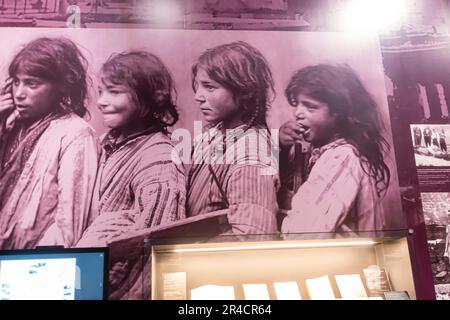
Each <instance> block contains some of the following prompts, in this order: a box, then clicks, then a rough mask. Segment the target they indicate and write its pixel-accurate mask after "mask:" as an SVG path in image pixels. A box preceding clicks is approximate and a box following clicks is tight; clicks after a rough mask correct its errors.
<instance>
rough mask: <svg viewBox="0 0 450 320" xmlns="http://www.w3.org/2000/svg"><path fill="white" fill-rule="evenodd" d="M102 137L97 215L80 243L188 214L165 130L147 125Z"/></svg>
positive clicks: (95, 241) (104, 241)
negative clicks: (112, 140) (116, 137)
mask: <svg viewBox="0 0 450 320" xmlns="http://www.w3.org/2000/svg"><path fill="white" fill-rule="evenodd" d="M108 137H109V136H107V138H106V139H104V140H103V143H102V145H103V153H102V157H101V163H100V170H99V173H98V176H97V181H96V187H95V190H94V200H93V205H92V210H91V212H92V213H93V215H95V216H97V217H96V219H95V220H94V222H93V223H92V224H91V226H90V227H89V228H88V230H87V231H86V232H85V234H84V235H83V238H82V239H81V240H80V242H79V243H78V247H83V246H85V247H92V246H103V245H106V244H108V243H109V242H110V241H111V240H113V239H115V238H117V237H119V236H121V235H124V234H126V233H127V232H129V231H136V230H140V229H144V228H148V227H153V226H157V225H162V224H166V223H169V222H173V221H176V220H179V219H182V218H184V217H185V199H186V181H185V175H184V168H183V167H182V166H180V165H177V164H175V163H174V162H173V161H172V160H173V159H172V157H173V156H174V155H173V154H172V150H173V145H172V143H171V141H170V139H169V138H168V137H167V135H165V134H163V133H161V132H156V133H155V132H152V131H151V130H147V131H144V132H141V133H138V134H136V135H134V136H132V137H128V139H127V140H126V141H124V142H122V143H121V144H120V146H111V145H110V144H108Z"/></svg>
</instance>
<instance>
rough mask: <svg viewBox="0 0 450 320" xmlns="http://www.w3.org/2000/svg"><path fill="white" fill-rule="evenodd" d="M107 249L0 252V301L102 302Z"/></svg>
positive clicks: (52, 248)
mask: <svg viewBox="0 0 450 320" xmlns="http://www.w3.org/2000/svg"><path fill="white" fill-rule="evenodd" d="M107 266H108V248H73V249H64V248H62V247H51V248H37V249H32V250H6V251H0V300H103V299H106V294H107V288H106V285H107V281H108V277H107V270H108V269H107Z"/></svg>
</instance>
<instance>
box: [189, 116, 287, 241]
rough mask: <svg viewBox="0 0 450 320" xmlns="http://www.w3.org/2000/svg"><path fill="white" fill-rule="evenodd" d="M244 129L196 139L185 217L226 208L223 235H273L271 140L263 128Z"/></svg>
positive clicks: (275, 173)
mask: <svg viewBox="0 0 450 320" xmlns="http://www.w3.org/2000/svg"><path fill="white" fill-rule="evenodd" d="M243 129H244V126H241V127H238V128H236V129H235V133H237V134H230V133H227V134H225V135H223V134H220V132H221V126H220V125H218V126H216V127H214V128H211V129H210V130H208V131H206V132H205V133H204V134H203V135H202V136H201V137H197V139H196V142H195V144H194V153H193V165H192V167H191V168H190V170H189V177H188V195H187V205H186V215H187V216H188V217H191V216H196V215H200V214H206V213H209V212H213V211H217V210H221V209H228V210H229V212H228V215H227V217H228V225H225V226H224V228H223V234H235V235H239V234H270V233H276V232H277V224H276V213H277V209H278V206H277V200H276V192H277V189H278V188H279V177H278V170H277V169H278V162H277V160H276V159H275V158H274V156H273V154H272V152H271V151H272V149H271V147H272V143H271V139H270V136H269V135H268V133H267V130H255V129H256V128H251V129H249V130H247V131H245V132H243Z"/></svg>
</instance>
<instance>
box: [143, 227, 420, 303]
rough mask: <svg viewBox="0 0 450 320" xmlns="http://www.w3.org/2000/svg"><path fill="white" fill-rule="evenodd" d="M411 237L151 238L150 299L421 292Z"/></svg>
mask: <svg viewBox="0 0 450 320" xmlns="http://www.w3.org/2000/svg"><path fill="white" fill-rule="evenodd" d="M408 236H409V235H408V231H407V230H405V231H400V232H395V233H393V232H391V233H390V234H386V233H385V234H383V236H381V237H379V236H377V237H375V236H373V234H372V235H371V234H370V233H366V234H359V237H356V238H355V237H354V235H352V238H348V237H345V235H338V236H336V235H318V234H313V235H305V234H301V235H289V239H285V240H279V237H278V240H274V237H272V239H269V237H266V238H265V239H263V240H261V239H258V241H254V239H255V238H254V237H253V238H252V237H250V236H249V237H246V238H240V239H239V240H240V241H239V242H236V241H235V239H232V240H231V241H227V238H226V237H221V238H220V237H219V238H215V239H214V240H213V241H212V242H211V241H209V242H207V243H176V241H175V240H173V239H172V240H171V241H170V242H171V243H170V244H167V243H163V242H164V241H161V240H158V241H153V243H152V241H151V240H150V241H149V243H150V246H151V252H152V253H151V254H152V266H151V268H152V271H151V274H152V298H153V299H157V300H160V299H187V300H189V299H216V298H217V299H256V300H257V299H303V300H308V299H406V298H409V299H415V298H416V294H415V290H414V281H413V276H412V271H411V263H410V255H409V249H408ZM330 237H333V238H334V239H324V238H330ZM312 238H314V240H313V239H312ZM318 238H322V239H318ZM229 240H230V239H229ZM166 242H167V241H166ZM184 242H186V240H185V241H184Z"/></svg>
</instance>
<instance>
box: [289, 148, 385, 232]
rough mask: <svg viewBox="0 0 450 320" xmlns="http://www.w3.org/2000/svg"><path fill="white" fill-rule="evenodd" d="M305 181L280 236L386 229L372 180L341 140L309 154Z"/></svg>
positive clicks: (381, 208) (294, 200)
mask: <svg viewBox="0 0 450 320" xmlns="http://www.w3.org/2000/svg"><path fill="white" fill-rule="evenodd" d="M309 164H310V168H311V171H310V173H309V176H308V179H307V180H306V182H305V183H304V184H303V185H302V186H301V187H300V188H299V189H298V191H297V193H296V194H295V196H294V197H293V200H292V210H290V211H289V212H288V215H287V217H286V218H285V219H284V221H283V224H282V232H283V233H302V232H306V233H307V232H339V231H353V232H357V231H374V230H383V229H384V228H385V220H386V219H385V216H384V211H383V207H382V204H381V199H380V198H379V197H378V195H377V190H376V186H375V179H373V178H372V177H370V176H369V175H368V174H367V173H366V172H368V169H367V167H365V168H366V170H364V169H363V166H366V163H365V162H363V161H362V160H361V158H360V157H359V155H358V152H357V150H356V149H355V147H353V146H352V145H351V144H349V143H347V142H346V141H345V140H344V139H338V140H336V141H334V142H332V143H330V144H328V145H325V146H323V147H321V148H319V149H315V150H313V151H312V156H311V158H310V162H309Z"/></svg>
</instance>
